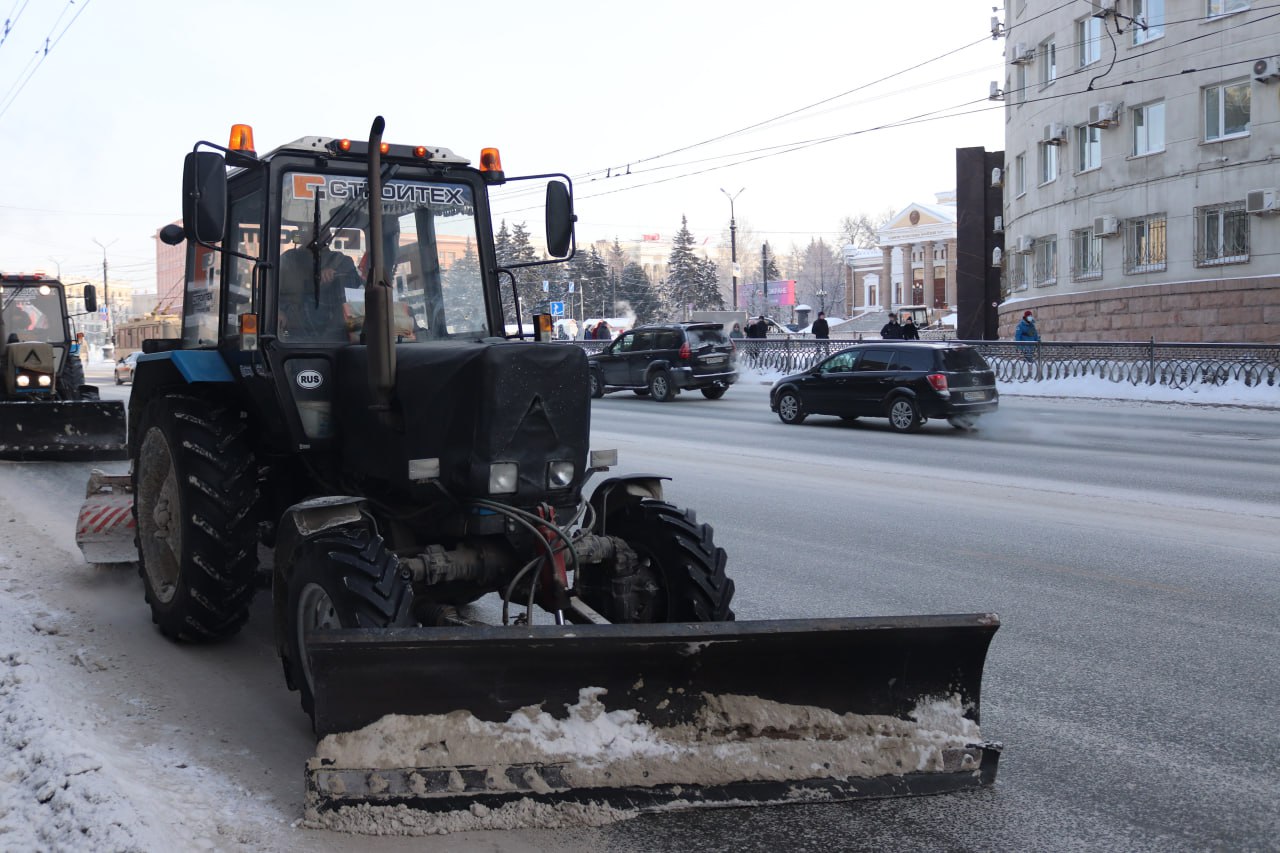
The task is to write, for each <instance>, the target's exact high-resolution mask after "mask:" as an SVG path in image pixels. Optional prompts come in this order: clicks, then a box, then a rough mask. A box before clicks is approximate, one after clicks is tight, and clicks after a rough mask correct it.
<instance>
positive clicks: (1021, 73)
mask: <svg viewBox="0 0 1280 853" xmlns="http://www.w3.org/2000/svg"><path fill="white" fill-rule="evenodd" d="M1017 69H1018V70H1017V71H1014V72H1013V73H1014V77H1015V82H1016V83H1017V86H1018V88H1017V89H1015V90H1014V100H1016V101H1017V102H1018V103H1022V102H1023V101H1025V100H1026V98H1027V66H1025V65H1019V66H1017Z"/></svg>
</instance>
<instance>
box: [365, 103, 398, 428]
mask: <svg viewBox="0 0 1280 853" xmlns="http://www.w3.org/2000/svg"><path fill="white" fill-rule="evenodd" d="M385 126H386V122H385V121H383V119H382V116H378V117H377V118H375V119H374V120H373V127H372V128H370V130H369V243H370V246H369V278H368V279H367V280H366V281H365V285H364V304H365V326H364V328H365V345H366V346H368V348H369V386H370V388H371V389H372V390H373V403H372V405H371V406H370V408H371V409H373V410H374V411H375V412H378V413H379V417H380V418H382V420H383V422H384V423H387V424H390V422H391V389H392V386H393V385H394V384H395V377H396V347H395V334H394V332H395V327H394V325H393V324H392V316H391V282H389V281H388V280H387V269H386V262H385V257H384V255H385V252H384V247H383V245H382V130H383V128H384V127H385Z"/></svg>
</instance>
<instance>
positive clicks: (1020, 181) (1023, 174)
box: [1013, 154, 1027, 197]
mask: <svg viewBox="0 0 1280 853" xmlns="http://www.w3.org/2000/svg"><path fill="white" fill-rule="evenodd" d="M1013 188H1014V190H1015V197H1016V196H1020V195H1025V194H1026V192H1027V155H1026V154H1019V155H1018V156H1017V157H1015V158H1013Z"/></svg>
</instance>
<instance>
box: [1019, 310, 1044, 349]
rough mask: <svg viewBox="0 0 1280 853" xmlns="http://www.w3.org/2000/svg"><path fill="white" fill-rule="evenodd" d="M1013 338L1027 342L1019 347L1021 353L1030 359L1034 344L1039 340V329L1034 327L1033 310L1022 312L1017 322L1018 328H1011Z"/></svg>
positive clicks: (1034, 317)
mask: <svg viewBox="0 0 1280 853" xmlns="http://www.w3.org/2000/svg"><path fill="white" fill-rule="evenodd" d="M1013 339H1014V340H1015V341H1026V342H1027V343H1026V344H1024V345H1023V346H1021V347H1019V349H1021V350H1022V355H1023V356H1024V357H1025V358H1026V359H1027V360H1028V361H1030V360H1031V357H1032V356H1033V355H1034V354H1035V350H1036V348H1035V345H1036V344H1037V343H1039V342H1040V330H1039V329H1037V328H1036V315H1035V312H1033V311H1023V312H1022V321H1021V322H1019V323H1018V328H1016V329H1014V330H1013Z"/></svg>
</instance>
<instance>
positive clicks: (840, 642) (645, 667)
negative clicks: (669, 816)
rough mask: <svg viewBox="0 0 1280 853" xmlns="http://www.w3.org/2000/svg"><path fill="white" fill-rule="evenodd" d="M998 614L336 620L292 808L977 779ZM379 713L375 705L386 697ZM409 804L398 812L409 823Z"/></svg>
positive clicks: (744, 798)
mask: <svg viewBox="0 0 1280 853" xmlns="http://www.w3.org/2000/svg"><path fill="white" fill-rule="evenodd" d="M998 627H999V619H998V617H996V616H995V615H994V614H968V615H955V616H905V617H890V618H850V619H811V620H787V621H760V622H717V623H692V624H663V625H575V626H560V627H557V626H545V627H544V626H534V627H518V628H510V627H506V628H459V629H453V628H417V629H394V630H388V631H358V630H353V631H332V632H326V633H325V634H324V635H323V639H320V638H319V637H318V636H317V637H315V638H313V639H312V640H310V641H309V642H308V648H309V649H310V662H311V672H312V676H313V679H314V692H315V717H314V720H315V727H316V731H317V734H319V735H321V736H326V737H322V739H321V741H320V743H319V744H318V745H317V754H316V756H315V757H313V758H312V759H311V760H310V761H309V762H308V765H307V803H308V819H309V820H310V821H312V822H313V823H315V824H317V825H324V826H329V827H330V828H336V829H344V828H346V829H353V828H354V829H356V830H357V831H360V822H361V821H362V820H367V819H368V816H369V815H370V814H371V812H370V810H375V811H376V810H379V809H381V808H391V809H394V810H395V816H396V820H397V821H399V822H400V823H401V824H402V825H404V826H408V825H409V824H410V823H415V822H416V824H415V826H416V829H415V830H414V831H415V832H416V831H424V832H430V831H441V830H452V829H483V828H511V827H514V826H561V825H566V824H573V823H603V822H607V821H609V820H617V819H619V818H622V817H629V816H632V815H634V814H638V813H642V812H649V811H661V810H666V809H673V808H688V807H696V806H731V805H745V804H762V803H794V802H832V801H840V800H849V799H856V798H862V797H889V796H905V795H913V794H933V793H941V792H945V791H954V790H959V789H963V788H971V787H978V786H981V785H987V784H991V783H992V782H994V780H995V774H996V764H997V760H998V757H999V752H1000V746H999V744H995V743H989V742H986V741H983V740H982V739H981V735H980V734H979V731H978V714H979V699H980V692H981V682H982V669H983V664H984V662H985V658H986V653H987V647H988V645H989V644H990V642H991V638H992V636H993V635H994V634H995V632H996V630H997V629H998ZM388 715H390V716H388ZM406 822H408V823H406Z"/></svg>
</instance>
